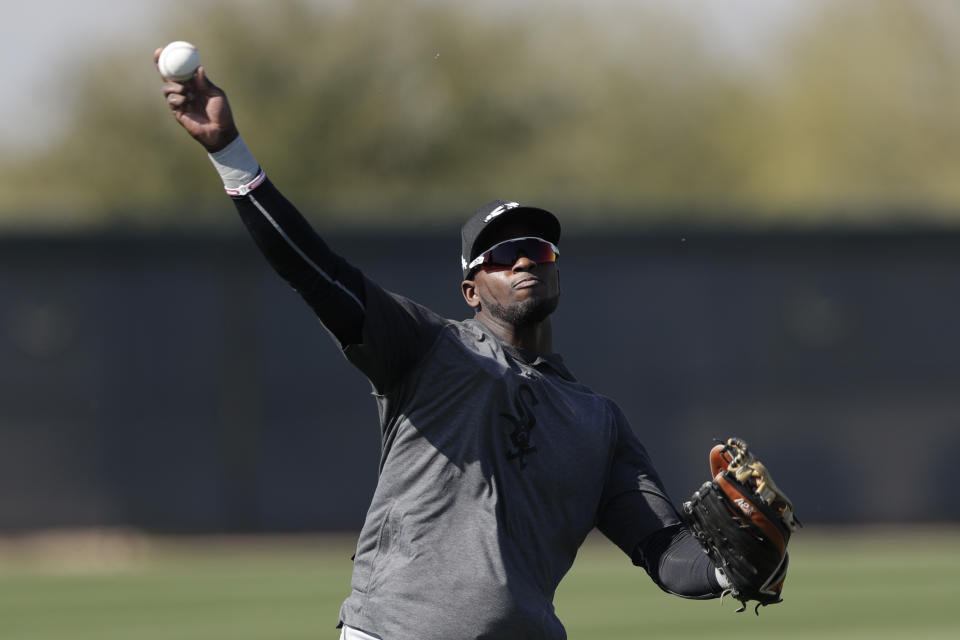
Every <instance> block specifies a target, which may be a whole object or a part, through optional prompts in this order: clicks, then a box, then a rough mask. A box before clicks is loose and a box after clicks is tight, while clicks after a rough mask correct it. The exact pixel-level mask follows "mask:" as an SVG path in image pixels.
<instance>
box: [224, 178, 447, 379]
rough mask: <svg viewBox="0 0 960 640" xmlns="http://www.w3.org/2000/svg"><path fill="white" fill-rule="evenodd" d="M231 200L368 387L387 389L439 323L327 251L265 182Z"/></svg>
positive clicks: (433, 335)
mask: <svg viewBox="0 0 960 640" xmlns="http://www.w3.org/2000/svg"><path fill="white" fill-rule="evenodd" d="M232 199H233V202H234V204H235V205H236V207H237V212H238V213H239V214H240V218H241V219H242V220H243V223H244V225H246V227H247V230H248V231H249V232H250V235H251V236H253V239H254V241H255V242H256V244H257V246H258V247H259V248H260V251H261V252H262V253H263V255H264V257H266V259H267V261H269V262H270V264H271V265H272V266H273V268H274V269H275V270H276V271H277V273H279V274H280V276H281V277H283V279H284V280H286V281H287V282H288V283H289V284H290V286H292V287H293V288H294V289H295V290H296V291H297V292H298V293H299V294H300V295H301V296H302V297H303V299H304V300H305V301H306V302H307V304H308V305H310V307H311V308H312V309H313V311H314V312H315V313H316V314H317V317H318V318H319V319H320V321H321V322H322V323H323V325H324V326H325V327H326V328H327V329H328V330H329V331H330V333H331V334H332V335H333V337H334V338H335V339H336V340H337V342H338V343H339V345H340V347H341V348H342V349H343V350H344V352H345V353H346V354H347V357H348V359H350V360H351V362H353V364H354V365H356V366H357V367H358V368H359V369H360V370H361V371H363V373H364V374H365V375H366V376H367V378H369V379H370V381H371V382H372V383H373V386H374V388H375V389H376V390H377V391H379V392H381V393H384V392H386V391H389V390H390V389H391V388H392V387H393V386H394V385H395V384H396V383H397V382H398V381H399V380H400V378H401V377H402V376H403V374H404V373H405V372H406V371H408V370H409V369H410V368H411V367H412V366H413V365H414V364H415V363H416V362H417V361H418V360H419V358H420V356H421V355H422V354H423V353H425V352H426V350H427V349H428V348H429V346H430V345H431V344H432V343H433V341H434V340H435V339H436V335H437V333H438V332H439V330H440V328H442V326H443V324H444V321H443V320H442V319H441V318H439V317H438V316H437V315H436V314H434V313H433V312H431V311H429V310H428V309H424V308H423V307H420V306H419V305H417V304H415V303H413V302H411V301H409V300H406V299H405V298H403V297H401V296H396V295H394V294H390V293H387V292H385V291H383V290H382V289H380V288H379V287H377V286H376V285H375V284H373V283H372V282H370V281H369V280H368V279H367V278H366V277H365V276H364V275H363V273H361V271H360V270H359V269H357V268H356V267H354V266H353V265H351V264H350V263H348V262H347V261H346V260H344V259H343V258H342V257H340V256H339V255H337V254H336V253H334V252H333V251H331V249H330V248H329V247H328V246H327V244H326V242H324V241H323V239H322V238H320V236H319V235H318V234H317V233H316V231H314V229H313V228H312V227H311V226H310V223H309V222H307V220H306V219H305V218H304V217H303V216H302V215H301V214H300V212H299V211H297V209H296V207H294V206H293V204H291V203H290V202H289V201H288V200H287V199H286V198H285V197H284V196H283V195H282V194H281V193H280V191H279V190H278V189H277V188H276V187H275V186H274V185H273V183H272V182H270V180H266V179H265V180H264V181H263V183H262V184H260V185H259V186H258V187H256V188H255V189H253V190H252V191H249V192H248V193H246V194H244V195H238V196H232Z"/></svg>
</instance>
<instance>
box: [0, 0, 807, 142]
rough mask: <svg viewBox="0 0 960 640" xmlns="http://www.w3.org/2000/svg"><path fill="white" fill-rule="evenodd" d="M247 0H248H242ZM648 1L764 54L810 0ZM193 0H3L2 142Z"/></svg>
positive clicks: (478, 3)
mask: <svg viewBox="0 0 960 640" xmlns="http://www.w3.org/2000/svg"><path fill="white" fill-rule="evenodd" d="M244 1H249V0H236V2H237V3H238V4H240V3H242V2H244ZM313 1H314V2H318V3H319V2H338V3H341V2H348V1H349V0H313ZM398 1H401V0H398ZM433 1H435V2H442V1H455V0H433ZM636 1H638V0H523V2H522V6H523V7H525V8H526V9H527V10H529V9H530V6H531V4H532V3H533V2H542V3H544V4H549V3H551V2H552V3H554V4H555V3H557V2H567V3H574V2H579V3H584V4H587V5H589V6H597V5H598V4H604V5H608V7H614V8H615V7H616V6H617V5H618V4H621V5H626V4H630V3H632V2H636ZM647 1H648V2H651V3H655V4H660V5H664V6H668V7H670V8H671V9H672V10H675V11H678V12H681V13H683V14H684V15H688V16H689V17H690V18H691V19H692V20H694V21H695V22H697V23H698V24H699V25H701V27H702V28H703V30H704V33H705V36H706V37H707V38H708V39H709V40H710V41H711V42H714V43H716V46H717V47H718V48H719V49H720V50H722V51H725V52H728V53H731V54H733V55H737V56H741V57H750V56H756V57H761V56H762V55H763V51H764V49H765V48H766V47H767V46H768V45H769V44H770V42H771V41H772V40H775V39H776V37H777V34H778V33H779V31H780V29H781V28H783V27H784V26H787V25H789V23H790V21H792V20H795V19H796V18H797V17H798V16H799V15H800V14H802V13H803V1H804V0H647ZM189 4H191V3H190V2H187V1H186V0H184V1H183V2H178V1H177V0H166V1H162V0H85V1H84V2H75V1H73V0H33V1H32V2H24V1H21V0H2V3H0V6H2V9H3V11H2V14H0V15H2V16H3V19H2V20H0V61H2V65H3V69H4V71H5V72H6V77H5V78H4V80H5V85H6V90H5V91H4V92H3V93H4V97H3V100H0V145H3V146H6V147H7V148H8V149H10V148H14V147H24V148H29V147H30V146H32V145H33V144H36V143H42V142H44V141H45V140H47V139H49V138H50V137H51V136H53V135H55V134H56V133H58V132H59V131H60V130H61V128H62V126H63V124H64V123H65V122H66V121H67V118H68V116H69V111H70V90H69V79H68V74H69V65H70V61H71V58H72V57H74V56H78V55H79V56H81V57H83V58H89V57H91V56H92V55H93V54H94V53H95V52H96V51H98V50H103V49H117V48H118V47H120V46H121V45H122V46H123V47H124V48H127V47H129V46H130V45H133V46H135V47H136V46H141V45H142V46H143V47H144V50H145V52H146V53H145V55H146V56H149V55H150V53H151V52H152V50H153V47H154V46H157V45H161V44H162V41H163V40H164V37H165V36H166V35H167V34H165V33H163V30H164V27H166V26H167V24H168V22H167V19H166V17H165V16H167V15H168V12H169V11H171V10H173V9H174V8H177V7H181V8H182V7H184V6H189ZM484 4H485V3H484V2H483V0H473V2H472V3H471V9H473V10H477V9H480V10H484ZM486 4H487V5H488V6H489V8H490V10H493V11H506V12H508V11H510V10H511V8H510V7H511V6H516V3H515V2H511V1H509V0H486ZM173 39H176V38H173ZM65 79H66V81H65Z"/></svg>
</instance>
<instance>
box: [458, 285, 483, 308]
mask: <svg viewBox="0 0 960 640" xmlns="http://www.w3.org/2000/svg"><path fill="white" fill-rule="evenodd" d="M460 291H461V292H462V293H463V299H464V300H466V301H467V304H468V305H470V306H471V307H473V308H474V309H477V308H479V307H480V296H478V295H477V285H476V283H475V282H474V281H473V280H464V281H463V282H462V283H460Z"/></svg>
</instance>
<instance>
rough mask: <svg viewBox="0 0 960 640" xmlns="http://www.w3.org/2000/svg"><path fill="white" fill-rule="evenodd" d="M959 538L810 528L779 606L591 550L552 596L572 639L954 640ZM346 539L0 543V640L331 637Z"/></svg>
mask: <svg viewBox="0 0 960 640" xmlns="http://www.w3.org/2000/svg"><path fill="white" fill-rule="evenodd" d="M958 543H960V529H956V528H931V529H917V530H895V529H862V528H858V529H824V528H820V529H817V528H808V529H806V530H802V531H801V532H800V533H799V534H798V535H797V536H795V537H794V539H793V542H792V543H791V559H792V563H791V570H790V574H789V578H788V580H787V585H786V588H785V589H784V599H785V602H784V603H783V604H780V605H776V606H772V607H767V608H765V609H761V611H760V616H759V617H756V616H754V615H753V613H752V612H748V613H742V614H736V613H734V610H735V609H736V603H735V602H733V601H725V602H723V603H722V604H721V603H720V602H719V601H717V600H712V601H705V602H697V601H687V600H682V599H680V598H676V597H673V596H668V595H666V594H664V593H662V592H660V591H659V590H658V589H657V588H656V587H654V586H653V585H652V583H651V582H650V581H649V579H648V578H647V576H646V574H645V573H644V572H643V571H642V570H641V569H637V568H635V567H632V566H630V564H629V562H628V561H627V560H626V558H625V557H624V556H622V554H621V553H620V552H619V551H618V550H616V549H615V548H614V547H613V546H612V545H610V544H609V543H607V542H605V541H604V540H603V539H602V538H591V539H590V540H589V541H588V543H587V544H586V545H585V546H584V548H583V550H582V551H581V553H580V556H579V557H578V559H577V562H576V563H575V565H574V568H573V570H572V571H571V572H570V574H569V575H568V576H567V578H566V579H565V580H564V582H563V583H562V584H561V586H560V589H559V591H558V594H557V601H556V605H557V612H558V615H559V616H560V619H561V620H563V622H564V624H565V625H566V627H567V631H568V633H569V636H570V638H573V639H580V638H603V639H604V640H620V639H623V640H626V639H628V638H710V639H711V640H717V639H722V638H737V639H738V640H743V639H745V638H754V637H755V638H764V639H769V638H774V637H776V638H844V639H851V638H905V639H915V638H951V639H954V638H960V544H958ZM352 544H353V540H352V539H350V538H345V537H326V536H324V537H302V538H300V537H294V538H262V539H236V538H209V539H189V540H184V539H152V538H142V537H139V536H118V535H112V536H107V537H106V538H101V537H97V536H89V535H88V536H79V537H78V536H58V537H54V538H48V537H41V538H39V539H36V538H30V539H19V540H10V539H6V540H2V539H0V638H2V640H50V639H53V638H58V639H59V638H63V639H65V640H67V639H69V640H86V639H94V638H96V639H98V640H113V639H121V638H122V639H124V640H152V639H159V638H165V639H173V638H176V639H194V638H195V639H198V640H200V639H203V640H220V639H227V638H230V639H232V640H241V639H253V638H257V639H268V638H269V639H278V640H279V639H291V640H292V639H294V638H336V637H338V636H337V632H336V631H335V630H334V624H335V623H336V615H337V609H338V606H339V603H340V601H341V600H342V598H343V597H344V596H345V594H346V591H347V586H348V583H349V575H350V560H349V558H350V555H351V553H352V549H351V546H352Z"/></svg>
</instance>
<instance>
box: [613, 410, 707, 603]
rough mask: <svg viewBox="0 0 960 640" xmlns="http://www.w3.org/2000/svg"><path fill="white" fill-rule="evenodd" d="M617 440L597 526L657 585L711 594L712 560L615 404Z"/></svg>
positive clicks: (674, 590) (704, 595)
mask: <svg viewBox="0 0 960 640" xmlns="http://www.w3.org/2000/svg"><path fill="white" fill-rule="evenodd" d="M611 408H612V410H613V412H614V419H615V420H616V422H617V442H616V447H615V450H614V452H613V458H612V461H611V464H610V469H609V471H608V476H607V482H606V486H605V487H604V493H603V497H602V499H601V503H600V509H599V511H598V514H597V528H598V529H600V531H601V532H602V533H603V534H604V535H605V536H607V538H609V539H610V540H611V541H612V542H613V543H614V544H616V545H617V546H618V547H620V549H622V550H623V552H624V553H625V554H627V555H628V556H629V557H630V559H631V560H632V561H633V563H634V564H636V565H638V566H642V567H644V568H645V569H646V570H647V573H648V574H649V575H650V577H651V578H652V579H653V581H654V582H656V583H657V585H658V586H659V587H660V588H661V589H663V590H664V591H667V592H669V593H673V594H676V595H679V596H683V597H685V598H713V597H716V596H717V595H719V594H720V585H719V584H718V583H717V578H716V575H715V573H714V566H713V563H712V562H711V561H710V558H709V557H708V556H707V554H705V553H704V552H703V550H702V549H701V548H700V544H699V543H698V542H697V541H696V539H695V538H694V537H693V536H692V535H691V534H690V532H689V530H688V529H687V528H686V527H685V526H684V525H683V523H682V521H681V519H680V515H679V514H678V513H677V510H676V508H675V507H674V506H673V503H672V502H671V500H670V498H669V496H668V495H667V492H666V490H665V489H664V487H663V482H662V481H661V480H660V476H659V475H658V474H657V472H656V470H655V469H654V466H653V462H652V461H651V460H650V456H649V455H648V454H647V451H646V449H645V448H644V446H643V445H642V444H641V443H640V441H639V440H638V439H637V437H636V435H634V433H633V429H631V428H630V424H629V423H628V422H627V419H626V416H624V415H623V412H622V411H621V410H620V408H619V407H617V406H616V405H615V404H613V403H611Z"/></svg>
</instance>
